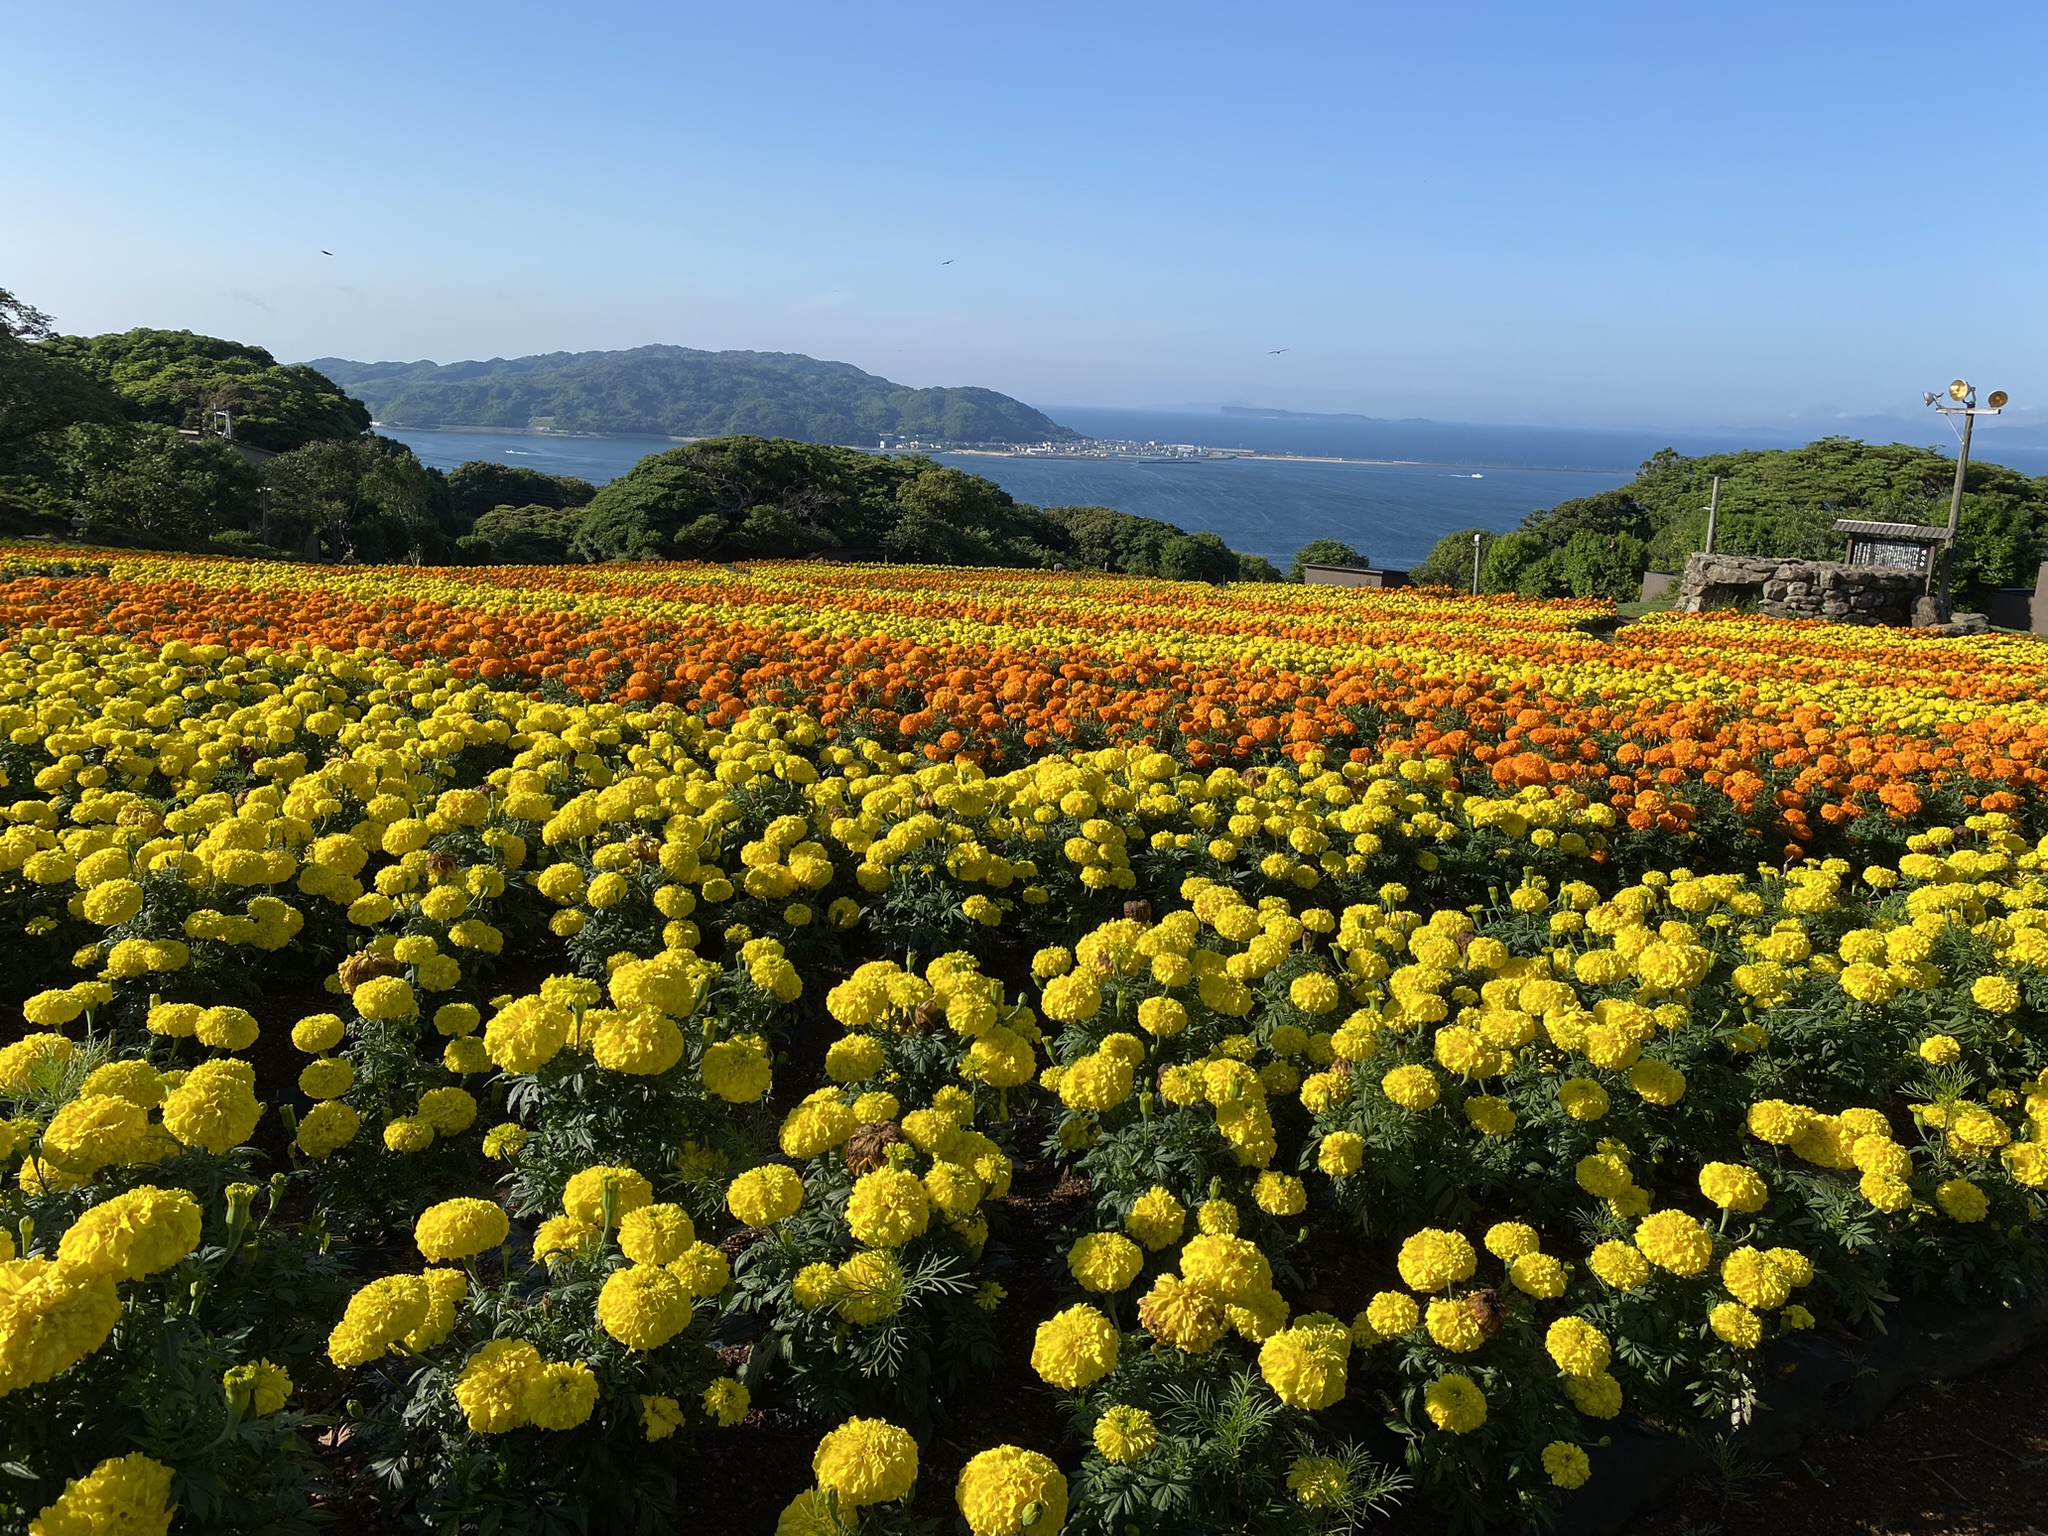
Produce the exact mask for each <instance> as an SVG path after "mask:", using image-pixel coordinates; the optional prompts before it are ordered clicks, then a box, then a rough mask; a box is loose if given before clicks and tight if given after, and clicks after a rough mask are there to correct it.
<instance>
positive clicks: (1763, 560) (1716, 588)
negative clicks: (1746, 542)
mask: <svg viewBox="0 0 2048 1536" xmlns="http://www.w3.org/2000/svg"><path fill="white" fill-rule="evenodd" d="M1923 583H1924V578H1923V577H1921V576H1920V575H1919V573H1918V572H1915V571H1895V570H1887V569H1885V568H1884V567H1882V566H1872V565H1843V564H1841V563H1840V562H1839V561H1834V560H1780V559H1777V558H1775V557H1772V556H1765V555H1691V556H1688V557H1687V559H1686V562H1685V573H1684V575H1682V576H1681V577H1680V578H1679V582H1678V607H1679V611H1680V612H1682V613H1706V612H1709V611H1711V610H1713V609H1716V608H1747V607H1751V606H1754V607H1755V609H1756V611H1757V612H1759V613H1762V614H1765V615H1767V616H1769V617H1771V618H1774V619H1832V620H1834V621H1835V622H1837V623H1840V624H1914V623H1920V624H1943V623H1946V622H1947V621H1948V617H1949V616H1948V614H1947V613H1946V612H1935V611H1933V610H1934V608H1935V606H1936V605H1935V604H1933V603H1932V602H1931V601H1929V600H1925V599H1923V598H1922V595H1921V594H1922V590H1923ZM1916 606H1917V608H1918V610H1919V611H1917V612H1916V611H1915V610H1916Z"/></svg>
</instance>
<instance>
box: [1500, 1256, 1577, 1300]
mask: <svg viewBox="0 0 2048 1536" xmlns="http://www.w3.org/2000/svg"><path fill="white" fill-rule="evenodd" d="M1508 1280H1509V1282H1510V1283H1511V1284H1513V1286H1514V1288H1515V1289H1516V1290H1518V1291H1521V1292H1522V1293H1524V1294H1525V1295H1529V1296H1534V1297H1535V1298H1536V1299H1537V1300H1538V1301H1552V1300H1555V1299H1556V1298H1557V1297H1559V1296H1562V1295H1563V1294H1564V1283H1565V1270H1564V1263H1563V1261H1562V1260H1559V1259H1557V1258H1554V1257H1552V1256H1551V1255H1550V1254H1547V1253H1525V1254H1523V1255H1522V1256H1521V1257H1520V1258H1519V1259H1516V1260H1515V1261H1514V1263H1512V1264H1510V1265H1509V1266H1508Z"/></svg>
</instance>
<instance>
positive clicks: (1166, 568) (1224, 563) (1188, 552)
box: [1159, 533, 1237, 585]
mask: <svg viewBox="0 0 2048 1536" xmlns="http://www.w3.org/2000/svg"><path fill="white" fill-rule="evenodd" d="M1159 574H1160V575H1161V576H1162V577H1164V578H1165V579H1166V580H1168V581H1206V582H1210V583H1213V584H1216V585H1221V584H1222V583H1224V582H1227V581H1229V580H1230V579H1231V578H1232V577H1234V576H1235V575H1236V574H1237V556H1235V555H1233V554H1232V553H1231V552H1230V547H1229V546H1228V545H1226V544H1225V543H1224V542H1223V540H1222V539H1221V538H1219V537H1218V536H1217V535H1215V534H1213V533H1197V534H1194V535H1193V536H1189V535H1187V534H1183V535H1181V536H1180V537H1179V538H1177V539H1168V540H1167V541H1166V543H1165V544H1164V545H1163V546H1162V547H1161V548H1160V551H1159Z"/></svg>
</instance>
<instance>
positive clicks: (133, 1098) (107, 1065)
mask: <svg viewBox="0 0 2048 1536" xmlns="http://www.w3.org/2000/svg"><path fill="white" fill-rule="evenodd" d="M169 1091H170V1090H169V1089H167V1088H166V1087H165V1086H164V1080H163V1075H162V1074H161V1073H160V1072H158V1071H157V1069H156V1068H155V1067H153V1066H151V1065H150V1064H149V1063H148V1062H146V1061H144V1060H142V1058H141V1057H139V1056H137V1057H130V1058H128V1059H127V1060H125V1061H108V1062H102V1063H101V1064H100V1065H99V1066H97V1067H94V1068H93V1069H92V1071H90V1072H88V1073H87V1074H86V1077H85V1081H84V1082H82V1083H80V1084H79V1085H78V1096H79V1097H80V1098H81V1099H91V1098H113V1099H126V1100H127V1101H128V1102H129V1103H130V1104H133V1105H135V1106H137V1107H138V1108H140V1109H154V1108H156V1106H157V1105H159V1104H161V1103H163V1101H164V1095H165V1094H166V1093H168V1092H169Z"/></svg>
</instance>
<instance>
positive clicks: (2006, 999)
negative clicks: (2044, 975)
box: [1970, 976, 2020, 1013]
mask: <svg viewBox="0 0 2048 1536" xmlns="http://www.w3.org/2000/svg"><path fill="white" fill-rule="evenodd" d="M1970 999H1971V1001H1972V1002H1974V1003H1976V1005H1977V1006H1978V1007H1979V1008H1982V1009H1983V1010H1984V1011H1985V1012H1986V1013H2011V1012H2012V1011H2013V1010H2014V1009H2015V1008H2017V1007H2019V1005H2020V989H2019V988H2018V987H2017V986H2015V985H2014V984H2013V981H2012V978H2011V977H2009V976H1979V977H1978V978H1977V979H1976V980H1975V981H1973V982H1971V983H1970Z"/></svg>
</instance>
